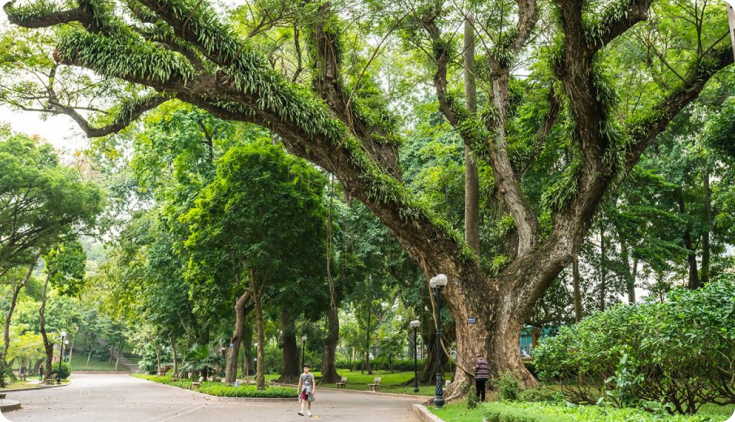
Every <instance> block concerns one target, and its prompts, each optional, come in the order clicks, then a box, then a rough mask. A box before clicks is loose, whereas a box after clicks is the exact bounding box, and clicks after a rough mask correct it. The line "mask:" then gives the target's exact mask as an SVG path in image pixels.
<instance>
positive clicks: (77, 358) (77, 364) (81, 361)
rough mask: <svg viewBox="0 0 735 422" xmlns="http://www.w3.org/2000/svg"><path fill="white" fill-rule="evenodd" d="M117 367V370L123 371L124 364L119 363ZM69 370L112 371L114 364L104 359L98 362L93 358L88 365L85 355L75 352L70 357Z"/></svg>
mask: <svg viewBox="0 0 735 422" xmlns="http://www.w3.org/2000/svg"><path fill="white" fill-rule="evenodd" d="M113 362H114V360H113ZM118 368H119V369H118V370H119V371H124V370H125V369H126V368H125V366H124V365H119V367H118ZM71 370H72V373H73V372H74V371H114V370H115V365H114V364H112V365H110V364H109V363H107V361H106V360H105V361H102V362H100V361H98V360H95V359H94V358H92V359H90V360H89V365H87V356H83V355H82V354H76V353H75V354H74V356H72V358H71Z"/></svg>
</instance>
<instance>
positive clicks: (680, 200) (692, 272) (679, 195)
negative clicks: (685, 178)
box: [674, 187, 699, 290]
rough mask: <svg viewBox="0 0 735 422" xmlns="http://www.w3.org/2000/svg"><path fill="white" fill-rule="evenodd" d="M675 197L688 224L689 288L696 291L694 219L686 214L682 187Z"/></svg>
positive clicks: (686, 236)
mask: <svg viewBox="0 0 735 422" xmlns="http://www.w3.org/2000/svg"><path fill="white" fill-rule="evenodd" d="M674 196H675V197H676V202H677V203H678V204H679V214H680V215H681V218H683V219H685V220H686V222H687V224H686V228H685V229H684V233H683V235H682V237H683V240H684V247H685V248H686V250H687V263H688V264H689V283H688V284H687V287H689V288H690V289H692V290H694V289H698V288H699V272H698V271H697V253H696V251H695V250H694V243H693V241H692V219H691V218H689V216H688V215H687V214H686V202H685V200H684V190H683V189H682V188H681V187H678V188H676V190H675V192H674Z"/></svg>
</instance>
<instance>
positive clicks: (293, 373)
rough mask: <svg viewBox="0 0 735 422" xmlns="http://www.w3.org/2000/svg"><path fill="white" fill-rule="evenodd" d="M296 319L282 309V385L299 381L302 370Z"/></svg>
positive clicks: (280, 380)
mask: <svg viewBox="0 0 735 422" xmlns="http://www.w3.org/2000/svg"><path fill="white" fill-rule="evenodd" d="M294 321H295V319H294V317H292V316H291V315H289V314H288V312H287V310H286V309H285V308H284V309H281V331H282V332H283V338H282V346H283V373H281V377H280V378H278V382H281V383H286V384H287V383H294V382H295V381H298V378H299V374H301V370H300V369H299V367H300V365H299V347H298V345H297V344H296V325H295V324H294Z"/></svg>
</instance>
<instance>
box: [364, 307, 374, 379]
mask: <svg viewBox="0 0 735 422" xmlns="http://www.w3.org/2000/svg"><path fill="white" fill-rule="evenodd" d="M370 316H371V312H370V305H368V317H367V331H366V333H365V370H366V371H367V373H368V375H372V374H373V370H372V369H371V368H370Z"/></svg>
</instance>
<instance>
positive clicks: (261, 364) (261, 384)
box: [252, 282, 265, 390]
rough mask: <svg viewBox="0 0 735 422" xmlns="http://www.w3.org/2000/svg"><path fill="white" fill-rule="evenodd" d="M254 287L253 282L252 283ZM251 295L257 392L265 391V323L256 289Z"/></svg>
mask: <svg viewBox="0 0 735 422" xmlns="http://www.w3.org/2000/svg"><path fill="white" fill-rule="evenodd" d="M253 285H255V282H253ZM254 290H255V291H254V292H253V293H252V294H253V300H254V301H255V321H256V327H257V330H258V350H257V355H258V363H257V365H256V367H257V369H256V372H255V384H256V386H257V389H258V390H265V352H264V350H265V323H264V322H263V304H262V303H261V297H260V293H259V292H257V289H254Z"/></svg>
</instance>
